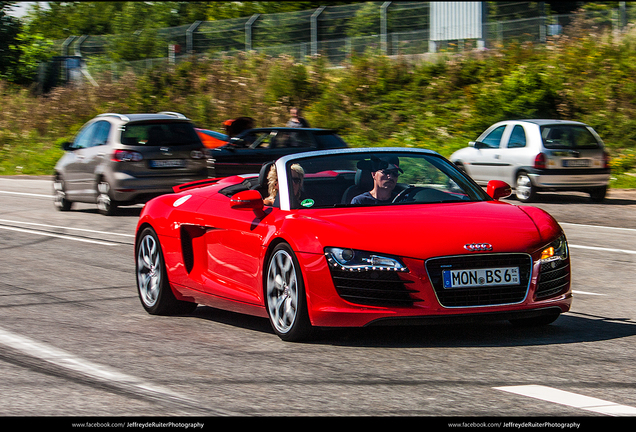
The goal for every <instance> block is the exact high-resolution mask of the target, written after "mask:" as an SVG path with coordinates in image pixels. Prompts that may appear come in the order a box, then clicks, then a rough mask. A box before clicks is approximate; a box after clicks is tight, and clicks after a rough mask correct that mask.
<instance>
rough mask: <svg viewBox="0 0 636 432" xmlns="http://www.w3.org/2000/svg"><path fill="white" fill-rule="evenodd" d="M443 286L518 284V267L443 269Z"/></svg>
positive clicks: (466, 286)
mask: <svg viewBox="0 0 636 432" xmlns="http://www.w3.org/2000/svg"><path fill="white" fill-rule="evenodd" d="M442 274H443V277H444V288H469V287H483V286H497V285H519V267H498V268H485V269H473V270H444V271H443V272H442Z"/></svg>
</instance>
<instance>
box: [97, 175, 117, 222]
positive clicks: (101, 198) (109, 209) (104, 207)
mask: <svg viewBox="0 0 636 432" xmlns="http://www.w3.org/2000/svg"><path fill="white" fill-rule="evenodd" d="M117 206H118V204H117V201H115V200H114V199H113V197H112V193H111V190H110V184H109V183H108V182H107V181H106V180H104V179H101V180H99V182H98V183H97V209H98V210H99V212H100V213H101V214H103V215H106V216H113V215H114V214H116V213H117Z"/></svg>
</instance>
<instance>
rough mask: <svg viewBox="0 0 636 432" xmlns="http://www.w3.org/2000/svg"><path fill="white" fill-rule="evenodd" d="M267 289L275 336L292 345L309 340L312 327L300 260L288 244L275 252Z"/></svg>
mask: <svg viewBox="0 0 636 432" xmlns="http://www.w3.org/2000/svg"><path fill="white" fill-rule="evenodd" d="M265 287H266V288H265V290H266V292H265V299H266V300H265V301H266V306H267V313H268V315H269V319H270V322H271V324H272V327H273V328H274V331H275V332H276V334H277V335H278V336H279V337H280V338H281V339H282V340H285V341H290V342H291V341H300V340H303V339H306V338H307V337H309V335H310V334H311V332H312V326H311V323H310V322H309V314H308V311H307V297H306V296H305V285H304V282H303V277H302V273H301V271H300V266H299V264H298V260H297V259H296V256H295V255H294V252H293V251H292V249H291V247H290V246H289V245H288V244H286V243H281V244H279V245H278V246H276V247H275V248H274V250H273V251H272V254H271V256H270V258H269V261H268V264H267V276H266V279H265Z"/></svg>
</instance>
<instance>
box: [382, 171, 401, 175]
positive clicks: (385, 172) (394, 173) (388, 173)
mask: <svg viewBox="0 0 636 432" xmlns="http://www.w3.org/2000/svg"><path fill="white" fill-rule="evenodd" d="M380 172H381V173H382V174H384V175H386V176H388V175H390V176H391V177H399V176H400V172H399V171H398V170H381V171H380Z"/></svg>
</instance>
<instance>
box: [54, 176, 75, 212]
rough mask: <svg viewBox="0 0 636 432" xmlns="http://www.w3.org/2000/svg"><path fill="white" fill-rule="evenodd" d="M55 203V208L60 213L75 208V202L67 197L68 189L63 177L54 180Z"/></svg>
mask: <svg viewBox="0 0 636 432" xmlns="http://www.w3.org/2000/svg"><path fill="white" fill-rule="evenodd" d="M53 202H54V203H55V207H56V208H57V209H58V210H60V211H69V210H70V209H71V207H72V206H73V202H72V201H69V200H68V198H67V197H66V188H65V186H64V180H62V178H61V177H59V176H58V177H55V180H53Z"/></svg>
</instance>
